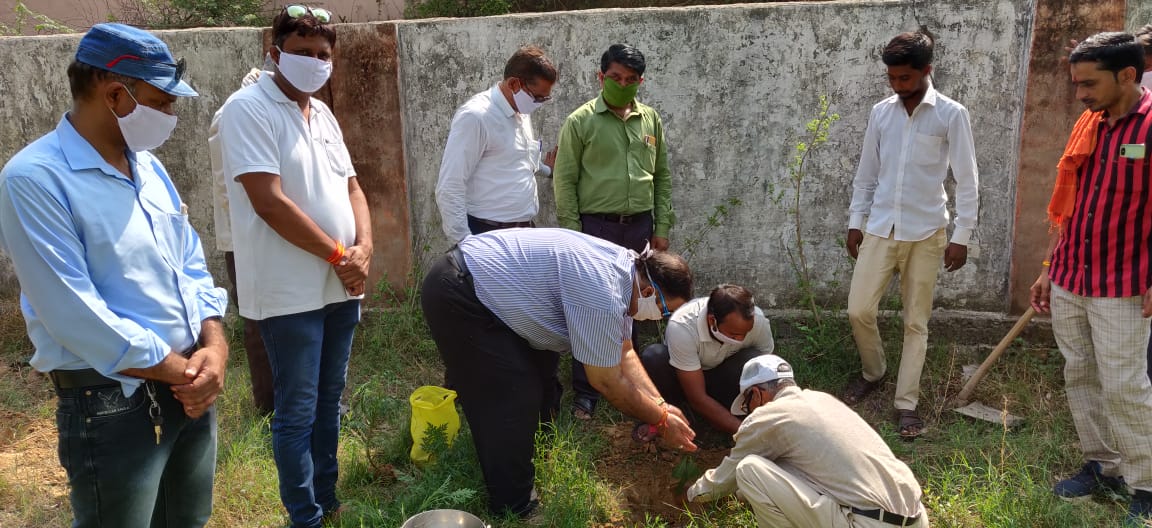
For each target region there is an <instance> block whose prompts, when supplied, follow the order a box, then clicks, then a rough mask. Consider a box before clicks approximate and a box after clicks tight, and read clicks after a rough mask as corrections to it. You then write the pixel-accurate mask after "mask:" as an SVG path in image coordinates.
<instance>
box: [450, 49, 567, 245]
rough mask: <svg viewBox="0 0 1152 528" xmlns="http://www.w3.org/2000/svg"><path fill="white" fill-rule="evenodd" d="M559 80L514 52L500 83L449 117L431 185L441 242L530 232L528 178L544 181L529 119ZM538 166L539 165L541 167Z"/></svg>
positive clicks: (536, 58)
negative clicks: (509, 230) (505, 232)
mask: <svg viewBox="0 0 1152 528" xmlns="http://www.w3.org/2000/svg"><path fill="white" fill-rule="evenodd" d="M558 77H559V73H558V72H557V71H556V66H554V65H553V64H552V61H551V60H549V59H548V57H546V56H545V55H544V52H543V51H542V50H541V49H540V48H537V47H535V46H525V47H523V48H520V49H518V50H516V53H515V54H513V55H512V58H510V59H508V63H507V64H506V65H505V66H504V80H502V81H500V82H498V83H496V84H495V85H494V86H492V88H490V89H488V90H485V91H483V92H480V93H478V94H476V95H474V96H472V98H471V99H469V100H468V101H467V102H466V103H464V105H463V106H461V107H460V108H459V109H458V110H456V115H455V116H454V117H453V118H452V129H451V130H450V131H449V132H448V144H447V145H446V146H445V147H444V158H443V160H442V161H441V162H440V179H439V180H438V181H437V182H436V204H437V205H438V206H439V207H440V219H441V224H442V227H443V228H444V235H445V236H447V237H448V240H450V241H452V242H453V243H455V242H459V241H461V240H463V239H464V237H466V236H468V235H469V234H473V235H475V234H480V233H484V232H487V231H491V230H493V229H504V228H509V227H535V224H534V223H533V221H532V219H533V218H535V217H536V212H537V210H538V209H539V208H540V202H539V199H538V197H537V195H536V173H537V172H540V173H541V174H543V175H545V176H547V175H550V174H552V162H553V160H554V159H555V156H556V154H555V150H553V151H552V152H550V153H548V154H547V155H545V156H543V157H542V156H541V146H542V144H541V142H540V141H538V140H537V139H536V135H535V133H534V132H533V131H532V118H531V117H530V114H531V113H532V112H533V111H534V110H536V109H537V108H539V107H540V106H541V105H543V104H544V103H546V102H548V101H549V100H550V99H552V85H553V84H555V83H556V79H557V78H558ZM542 158H543V159H542Z"/></svg>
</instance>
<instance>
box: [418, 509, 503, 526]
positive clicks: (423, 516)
mask: <svg viewBox="0 0 1152 528" xmlns="http://www.w3.org/2000/svg"><path fill="white" fill-rule="evenodd" d="M400 528H488V525H487V524H484V521H481V520H480V518H479V517H476V516H475V515H472V514H471V513H468V512H466V511H460V510H429V511H426V512H424V513H419V514H416V515H414V516H412V517H411V518H409V519H408V520H407V521H404V524H403V525H402V526H401V527H400Z"/></svg>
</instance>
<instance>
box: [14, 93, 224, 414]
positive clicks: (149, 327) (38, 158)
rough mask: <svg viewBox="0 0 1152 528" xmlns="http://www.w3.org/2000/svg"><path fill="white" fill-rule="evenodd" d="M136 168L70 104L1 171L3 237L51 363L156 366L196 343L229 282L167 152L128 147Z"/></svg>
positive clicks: (129, 385) (40, 348) (46, 365)
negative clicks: (83, 123)
mask: <svg viewBox="0 0 1152 528" xmlns="http://www.w3.org/2000/svg"><path fill="white" fill-rule="evenodd" d="M128 160H129V162H130V163H131V165H132V171H133V172H134V178H127V177H125V176H124V175H123V174H121V173H120V171H118V170H117V169H116V168H114V167H112V166H111V165H109V164H108V163H107V162H106V161H104V159H103V158H101V157H100V154H99V153H97V152H96V149H95V148H93V147H92V145H91V144H89V143H88V141H87V140H85V139H84V138H83V137H81V136H80V134H78V133H77V132H76V129H75V128H73V126H72V124H71V123H70V122H69V121H68V116H67V115H65V116H64V117H63V118H62V119H61V120H60V124H59V125H57V126H56V130H55V131H53V132H50V133H48V134H46V135H44V136H43V137H41V138H40V139H38V140H36V141H35V142H33V143H32V144H30V145H28V146H27V147H24V149H23V150H21V151H20V152H18V153H17V154H16V155H15V156H13V157H12V159H11V160H9V161H8V163H7V164H6V165H5V166H4V169H3V171H0V246H2V248H3V250H4V252H5V253H6V254H7V255H8V256H9V257H10V258H11V259H12V262H13V264H14V267H15V270H16V277H17V279H19V281H20V289H21V294H20V307H21V309H22V310H23V312H24V319H25V321H26V323H27V325H28V337H29V338H31V340H32V344H33V345H35V347H36V352H35V354H34V355H33V356H32V360H31V362H30V363H31V364H32V367H33V368H35V369H36V370H39V371H41V372H48V371H52V370H77V369H85V368H94V369H96V370H97V371H99V372H100V373H101V374H103V375H105V376H107V377H109V378H112V379H115V380H118V381H120V382H121V385H122V387H123V389H124V394H125V395H126V396H130V395H131V394H132V393H133V392H135V390H136V388H137V387H138V386H139V385H140V383H141V382H142V380H141V379H139V378H133V377H130V376H124V375H121V374H118V372H120V371H122V370H125V369H129V368H148V367H152V366H154V365H156V364H158V363H160V361H162V360H163V359H164V356H166V355H167V354H168V352H169V351H173V350H175V351H184V350H186V349H188V348H191V347H192V345H193V344H195V342H196V340H197V338H198V337H199V335H200V325H201V321H203V320H204V319H208V318H211V317H220V316H222V315H223V314H224V310H225V308H226V307H227V303H228V297H227V293H226V292H225V290H224V289H222V288H217V287H215V286H214V285H213V283H212V276H211V275H209V273H208V269H207V267H206V266H205V263H204V251H203V249H202V248H201V246H200V237H199V236H197V234H196V231H195V230H193V229H192V226H191V224H189V223H188V215H187V206H185V205H184V204H183V202H181V201H180V196H179V194H177V192H176V188H175V187H174V186H173V185H172V181H171V180H170V179H169V178H168V174H167V172H165V171H164V167H163V166H162V165H160V162H159V161H158V160H157V159H156V157H155V156H153V155H152V154H151V153H148V152H141V153H138V154H133V153H131V152H129V153H128Z"/></svg>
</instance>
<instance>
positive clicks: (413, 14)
mask: <svg viewBox="0 0 1152 528" xmlns="http://www.w3.org/2000/svg"><path fill="white" fill-rule="evenodd" d="M511 11H512V4H511V3H510V2H509V0H414V1H413V2H412V3H411V4H410V5H409V6H408V8H407V9H405V10H404V18H435V17H478V16H492V15H503V14H506V13H509V12H511Z"/></svg>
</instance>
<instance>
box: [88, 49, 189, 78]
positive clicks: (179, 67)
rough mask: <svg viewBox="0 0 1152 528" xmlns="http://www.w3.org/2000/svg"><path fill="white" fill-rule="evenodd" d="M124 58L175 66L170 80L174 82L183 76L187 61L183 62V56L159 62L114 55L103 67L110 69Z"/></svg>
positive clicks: (132, 56) (133, 56) (131, 56)
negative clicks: (172, 60) (170, 60)
mask: <svg viewBox="0 0 1152 528" xmlns="http://www.w3.org/2000/svg"><path fill="white" fill-rule="evenodd" d="M124 59H128V60H138V61H142V62H151V63H152V64H160V65H163V66H171V67H173V68H176V73H175V74H174V75H173V76H172V80H173V81H175V82H180V79H181V78H182V77H184V70H185V69H187V68H188V63H187V62H185V61H184V59H183V58H180V60H177V61H176V62H159V61H154V60H149V59H144V58H141V57H137V56H135V55H121V56H119V57H116V58H115V59H112V60H110V61H108V64H105V65H104V68H105V69H109V70H110V69H112V68H114V67H115V66H116V64H117V63H119V62H120V61H122V60H124Z"/></svg>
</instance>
